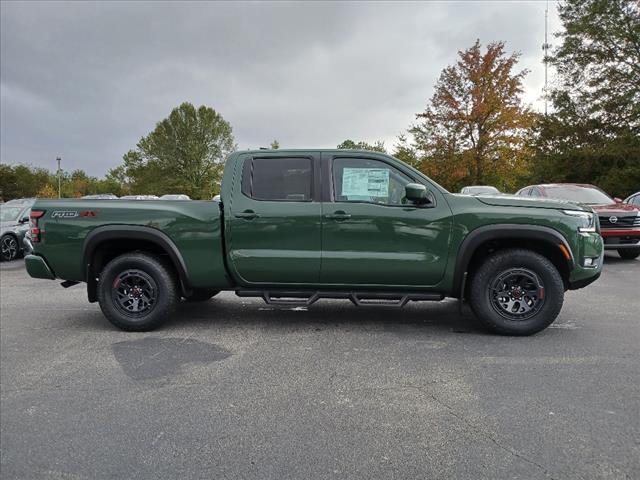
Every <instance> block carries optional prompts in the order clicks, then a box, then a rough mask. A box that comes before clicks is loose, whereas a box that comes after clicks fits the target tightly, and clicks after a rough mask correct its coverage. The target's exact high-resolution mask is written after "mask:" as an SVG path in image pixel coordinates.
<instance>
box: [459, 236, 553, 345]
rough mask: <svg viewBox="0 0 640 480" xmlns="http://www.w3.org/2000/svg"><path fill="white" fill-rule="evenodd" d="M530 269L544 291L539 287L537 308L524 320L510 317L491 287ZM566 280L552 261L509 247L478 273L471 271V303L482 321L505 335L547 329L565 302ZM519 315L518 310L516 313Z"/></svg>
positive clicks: (497, 253)
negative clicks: (563, 279) (506, 276)
mask: <svg viewBox="0 0 640 480" xmlns="http://www.w3.org/2000/svg"><path fill="white" fill-rule="evenodd" d="M518 271H522V272H529V274H533V276H534V277H535V278H536V279H537V280H538V282H539V284H540V286H541V287H542V289H543V290H542V293H540V292H539V290H538V295H537V297H536V298H538V302H540V303H535V305H537V308H536V309H532V310H531V312H530V313H529V314H528V315H531V316H530V317H526V316H523V318H522V319H516V318H507V316H510V315H512V314H510V313H509V312H507V311H506V310H501V307H500V303H501V302H499V301H497V300H494V292H493V290H492V288H493V286H494V285H495V284H496V282H498V283H500V281H501V280H500V279H501V278H503V276H504V275H505V274H507V275H508V274H509V272H518ZM564 290H565V289H564V283H563V281H562V277H561V276H560V273H559V272H558V270H557V269H556V267H555V266H554V265H553V263H551V261H550V260H549V259H548V258H546V257H544V256H542V255H540V254H538V253H536V252H533V251H531V250H526V249H519V248H514V249H506V250H498V251H497V252H495V253H493V254H491V255H490V256H489V257H488V258H487V259H486V260H485V261H484V262H483V263H482V264H481V265H480V266H479V267H478V269H477V270H476V271H475V272H472V277H471V283H470V288H469V303H470V305H471V308H472V310H473V311H474V313H475V314H476V316H477V318H478V320H479V321H480V323H481V324H482V325H483V326H485V327H486V328H488V329H489V330H491V331H492V332H495V333H498V334H502V335H517V336H525V335H533V334H534V333H537V332H539V331H541V330H544V329H545V328H547V327H548V326H549V325H551V323H553V321H554V320H555V319H556V317H557V316H558V314H559V313H560V310H561V309H562V303H563V301H564ZM513 315H514V316H515V315H519V313H515V314H513Z"/></svg>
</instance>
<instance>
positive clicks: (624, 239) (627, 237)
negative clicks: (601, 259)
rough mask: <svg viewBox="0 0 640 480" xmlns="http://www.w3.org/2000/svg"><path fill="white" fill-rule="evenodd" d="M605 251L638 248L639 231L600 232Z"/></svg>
mask: <svg viewBox="0 0 640 480" xmlns="http://www.w3.org/2000/svg"><path fill="white" fill-rule="evenodd" d="M601 234H602V238H603V239H604V248H605V250H619V249H624V248H640V230H602V232H601Z"/></svg>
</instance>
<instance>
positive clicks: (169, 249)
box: [82, 225, 191, 302]
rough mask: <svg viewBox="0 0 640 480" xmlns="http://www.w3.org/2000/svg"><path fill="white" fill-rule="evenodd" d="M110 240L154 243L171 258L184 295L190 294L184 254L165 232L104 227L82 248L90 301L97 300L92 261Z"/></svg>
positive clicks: (89, 236)
mask: <svg viewBox="0 0 640 480" xmlns="http://www.w3.org/2000/svg"><path fill="white" fill-rule="evenodd" d="M110 240H145V241H148V242H151V243H154V244H155V245H157V246H158V247H160V248H161V249H162V250H164V251H165V252H166V253H167V255H168V256H169V258H170V260H171V263H172V264H173V266H174V267H175V269H176V271H177V272H178V276H179V277H180V278H179V279H180V286H181V289H182V292H183V294H185V295H186V294H188V292H189V290H190V285H191V282H190V279H189V274H188V271H187V266H186V264H185V262H184V259H183V258H182V254H181V253H180V250H178V247H176V245H175V243H173V240H171V238H170V237H169V236H168V235H167V234H166V233H164V232H162V231H160V230H158V229H156V228H152V227H145V226H142V225H104V226H102V227H97V228H95V229H93V230H91V232H89V234H88V235H87V237H86V238H85V240H84V244H83V246H82V265H83V268H84V275H85V278H84V280H85V281H86V282H87V292H88V295H89V301H90V302H95V301H96V300H97V294H96V288H97V285H96V282H95V272H94V271H93V265H92V261H93V258H94V255H95V253H96V249H97V248H98V246H99V245H100V244H102V243H104V242H105V241H110Z"/></svg>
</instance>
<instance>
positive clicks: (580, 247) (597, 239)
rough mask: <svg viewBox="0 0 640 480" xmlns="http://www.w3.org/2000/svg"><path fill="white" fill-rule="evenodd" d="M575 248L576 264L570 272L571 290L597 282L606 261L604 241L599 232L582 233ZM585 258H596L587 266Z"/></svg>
mask: <svg viewBox="0 0 640 480" xmlns="http://www.w3.org/2000/svg"><path fill="white" fill-rule="evenodd" d="M572 247H573V248H574V251H573V255H574V266H573V269H572V270H571V272H570V274H569V285H568V287H569V290H576V289H578V288H584V287H586V286H587V285H590V284H591V283H593V282H595V281H596V280H597V279H598V278H599V277H600V275H601V274H602V263H603V261H604V242H603V239H602V237H601V236H600V234H598V233H581V234H580V235H579V236H578V244H577V245H572ZM585 259H595V261H594V262H593V264H592V265H590V266H585Z"/></svg>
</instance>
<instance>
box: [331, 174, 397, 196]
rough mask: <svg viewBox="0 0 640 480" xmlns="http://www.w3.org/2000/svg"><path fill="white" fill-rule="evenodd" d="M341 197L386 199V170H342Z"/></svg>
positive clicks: (387, 177)
mask: <svg viewBox="0 0 640 480" xmlns="http://www.w3.org/2000/svg"><path fill="white" fill-rule="evenodd" d="M342 195H343V196H345V197H349V198H350V199H355V198H353V197H356V198H357V197H360V198H366V197H368V198H370V197H388V196H389V169H388V168H348V167H345V168H344V169H343V170H342Z"/></svg>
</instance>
